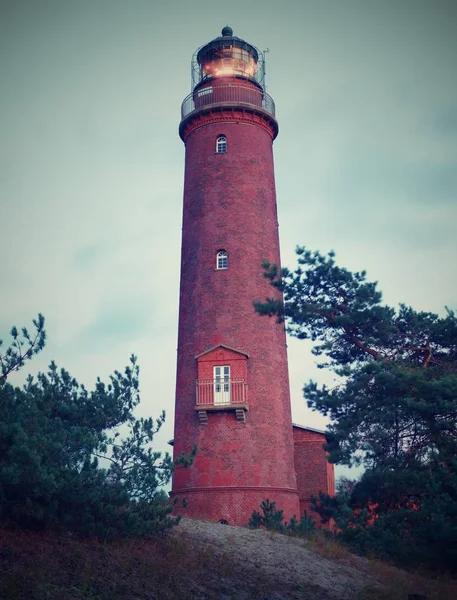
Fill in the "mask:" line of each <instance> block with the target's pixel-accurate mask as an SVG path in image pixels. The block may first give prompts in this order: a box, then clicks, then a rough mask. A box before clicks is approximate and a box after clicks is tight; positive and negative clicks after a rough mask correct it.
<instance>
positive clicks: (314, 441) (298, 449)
mask: <svg viewBox="0 0 457 600" xmlns="http://www.w3.org/2000/svg"><path fill="white" fill-rule="evenodd" d="M293 437H294V456H295V471H296V474H297V487H298V493H299V497H300V515H301V516H303V514H304V512H305V511H306V514H307V515H308V516H311V517H313V518H316V519H318V516H317V515H316V513H314V512H313V511H312V510H311V505H310V500H309V499H310V497H311V496H317V495H318V494H319V492H324V493H326V494H329V495H334V494H335V477H334V466H333V464H330V463H329V462H328V461H327V453H326V452H325V450H324V449H323V444H324V443H325V434H324V433H320V432H317V431H312V430H309V429H306V428H304V427H297V426H295V425H294V427H293Z"/></svg>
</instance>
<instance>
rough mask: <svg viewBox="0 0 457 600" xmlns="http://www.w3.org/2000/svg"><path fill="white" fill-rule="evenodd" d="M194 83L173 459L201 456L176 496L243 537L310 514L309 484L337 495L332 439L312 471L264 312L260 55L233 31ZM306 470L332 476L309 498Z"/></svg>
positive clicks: (275, 256)
mask: <svg viewBox="0 0 457 600" xmlns="http://www.w3.org/2000/svg"><path fill="white" fill-rule="evenodd" d="M192 69H193V70H192V72H193V86H192V92H191V94H190V95H189V96H188V97H187V98H186V99H185V100H184V102H183V105H182V120H181V124H180V128H179V132H180V136H181V138H182V140H183V141H184V143H185V147H186V160H185V180H184V203H183V231H182V253H181V283H180V308H179V334H178V359H177V382H176V410H175V436H174V453H175V456H179V455H180V454H181V453H182V452H185V453H188V452H189V451H190V450H191V449H192V447H193V446H197V448H198V452H197V455H196V458H195V461H194V464H193V465H192V466H191V467H190V468H187V469H186V468H184V467H178V468H177V469H176V470H175V473H174V475H173V486H172V493H171V495H172V496H173V497H174V498H175V499H176V500H177V501H178V503H177V505H176V511H177V512H178V513H180V514H183V515H187V516H189V517H195V518H203V519H209V520H212V521H221V520H223V521H227V522H228V523H230V524H237V525H244V524H246V523H247V522H248V520H249V517H250V516H251V514H252V512H253V510H254V509H258V507H259V505H260V503H261V501H262V500H265V499H266V498H269V499H270V500H271V501H275V502H276V503H277V505H278V507H280V508H282V509H283V510H284V513H285V516H286V518H290V517H291V516H292V515H298V514H299V513H300V502H302V504H303V506H305V504H306V500H305V498H308V496H307V494H308V493H309V491H310V489H311V484H310V483H309V482H311V481H313V482H315V483H316V485H319V486H320V485H321V484H323V483H324V480H325V481H327V487H326V488H319V489H323V490H324V491H329V490H330V491H331V487H328V481H329V480H328V478H327V473H328V469H329V467H327V465H326V461H325V453H324V451H323V449H322V443H323V441H324V440H323V439H322V434H320V435H321V444H320V450H319V449H317V448H316V445H315V444H314V442H313V443H311V442H310V443H309V444H308V446H307V447H309V449H310V459H309V462H308V463H306V457H305V456H304V455H303V452H302V450H303V448H304V447H305V446H304V445H303V444H304V441H303V440H304V437H303V436H305V437H306V434H302V433H300V431H301V430H300V431H299V430H297V433H293V431H295V430H293V429H292V420H291V409H290V397H289V380H288V369H287V351H286V338H285V331H284V327H283V325H281V324H278V323H277V322H276V321H275V320H274V319H268V318H266V317H260V316H258V315H257V314H256V313H255V311H254V308H253V301H254V300H264V299H265V298H266V297H275V296H276V297H277V298H279V292H277V290H274V289H273V288H272V287H271V286H270V285H269V281H268V280H267V279H265V277H264V276H263V270H262V262H263V261H265V260H268V261H269V262H270V263H272V264H277V265H279V264H280V256H279V237H278V220H277V211H276V193H275V182H274V166H273V150H272V145H273V140H274V139H275V137H276V135H277V133H278V124H277V121H276V118H275V107H274V102H273V100H272V98H271V97H270V96H269V95H268V94H267V93H266V92H265V86H264V69H263V56H262V53H261V52H260V51H258V50H257V49H256V48H255V47H254V46H252V45H251V44H248V43H247V42H245V41H244V40H241V39H240V38H238V37H236V36H234V35H233V32H232V30H231V29H230V28H229V27H224V29H223V30H222V35H221V36H220V37H218V38H216V39H215V40H212V41H211V42H209V43H208V44H206V45H205V46H202V48H200V49H199V50H198V51H197V52H196V54H195V55H194V57H193V61H192ZM298 429H300V428H298ZM303 431H309V432H310V430H306V429H303ZM316 435H317V434H316ZM295 439H296V440H297V443H298V446H297V448H296V449H295V455H294V441H295ZM319 452H320V457H321V459H320V460H318V455H319ZM305 463H306V466H303V465H305ZM297 464H299V469H302V470H303V472H305V471H307V472H311V471H312V470H313V469H315V470H319V469H322V470H323V473H325V475H324V476H321V475H319V476H318V475H316V474H315V473H314V474H313V475H312V476H310V478H309V482H308V483H307V484H306V485H304V484H303V477H302V472H301V471H297V475H298V480H299V482H300V484H299V486H298V488H297V475H296V472H295V471H296V466H297ZM312 465H314V466H312ZM326 478H327V479H326ZM314 491H315V493H317V491H318V489H315V490H314ZM183 500H185V505H186V506H185V507H183V502H182V501H183ZM306 506H307V505H306Z"/></svg>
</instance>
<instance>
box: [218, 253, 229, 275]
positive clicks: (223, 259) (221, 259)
mask: <svg viewBox="0 0 457 600" xmlns="http://www.w3.org/2000/svg"><path fill="white" fill-rule="evenodd" d="M216 269H218V270H220V269H228V253H227V251H226V250H219V252H218V253H217V255H216Z"/></svg>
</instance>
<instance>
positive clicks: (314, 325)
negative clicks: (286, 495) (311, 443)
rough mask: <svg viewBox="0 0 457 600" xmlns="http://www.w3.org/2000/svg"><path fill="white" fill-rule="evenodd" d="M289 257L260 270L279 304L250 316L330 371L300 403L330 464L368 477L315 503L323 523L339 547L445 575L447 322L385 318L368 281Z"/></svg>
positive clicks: (450, 446) (455, 442)
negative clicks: (318, 429) (270, 322)
mask: <svg viewBox="0 0 457 600" xmlns="http://www.w3.org/2000/svg"><path fill="white" fill-rule="evenodd" d="M297 254H298V266H297V268H296V270H295V271H293V272H291V271H289V270H287V269H284V270H283V271H282V272H281V273H279V271H278V269H277V267H276V266H274V265H270V264H268V263H266V264H265V265H264V266H265V276H266V277H267V278H268V279H270V280H271V283H272V285H273V286H274V287H276V288H278V289H279V290H281V291H282V292H283V293H284V302H280V301H278V300H277V299H271V298H270V299H267V301H266V302H264V303H256V309H257V311H258V312H259V313H260V314H264V315H270V316H276V317H277V319H278V320H280V321H282V320H285V321H286V324H287V330H288V332H289V334H291V335H293V336H295V337H297V338H299V339H309V340H310V341H311V342H312V343H313V350H312V352H313V354H315V355H316V356H318V357H320V358H321V360H322V362H321V363H320V365H319V366H320V367H321V368H328V369H331V370H333V371H334V373H335V374H336V376H337V378H338V380H337V381H338V383H337V385H335V386H334V387H332V388H329V387H327V386H326V385H323V386H319V385H318V384H316V383H315V382H313V381H310V382H308V383H307V384H306V385H305V387H304V395H305V398H306V399H307V401H308V406H309V407H310V408H312V409H313V410H316V411H319V412H320V413H322V414H323V415H325V416H328V417H330V418H331V419H332V423H331V425H330V426H329V428H328V433H327V446H326V449H327V450H328V452H329V459H330V461H331V462H335V463H340V464H346V465H349V466H351V465H357V464H363V465H364V466H365V468H366V469H367V470H366V472H365V474H364V475H363V477H362V479H361V481H360V482H358V483H357V484H355V485H354V487H353V489H352V490H351V492H350V494H349V498H347V499H346V500H347V501H346V502H340V499H338V498H337V499H336V500H334V501H332V500H331V499H329V500H328V501H324V500H323V499H322V498H321V499H320V500H319V501H318V502H317V506H318V507H319V508H320V512H321V515H322V516H324V517H325V518H329V516H333V518H335V519H336V521H337V524H338V527H340V529H341V530H342V531H344V532H345V534H346V535H347V536H348V538H351V540H358V542H357V543H359V544H360V545H361V546H363V544H368V545H369V549H370V550H372V551H376V552H378V553H381V554H386V555H389V556H394V557H396V558H398V559H399V560H402V561H403V562H404V561H406V560H408V561H409V562H411V561H412V562H415V563H416V564H417V563H418V562H427V563H428V564H434V565H435V566H436V565H437V564H438V563H440V564H441V565H443V564H444V565H445V566H446V567H447V568H451V565H453V564H457V560H456V559H457V528H456V522H457V521H456V510H457V509H456V507H457V463H456V456H457V319H456V316H455V314H454V313H453V312H452V311H450V310H447V314H446V315H445V316H444V317H440V316H438V315H436V314H433V313H428V312H417V311H415V310H414V309H412V308H411V307H408V306H405V305H400V306H399V308H398V309H394V308H392V307H390V306H387V305H384V304H382V295H381V292H380V291H379V290H378V289H377V284H376V283H375V282H368V281H367V280H366V273H365V272H360V273H352V272H350V271H348V270H347V269H344V268H341V267H338V266H337V265H336V262H335V255H334V253H333V252H330V253H329V254H328V255H327V256H323V255H321V254H320V253H319V252H312V251H310V250H307V249H305V248H298V249H297ZM361 532H363V535H361ZM394 540H396V543H394ZM399 540H401V541H400V542H399ZM364 549H365V550H367V549H368V548H366V547H365V548H364ZM433 556H435V558H433Z"/></svg>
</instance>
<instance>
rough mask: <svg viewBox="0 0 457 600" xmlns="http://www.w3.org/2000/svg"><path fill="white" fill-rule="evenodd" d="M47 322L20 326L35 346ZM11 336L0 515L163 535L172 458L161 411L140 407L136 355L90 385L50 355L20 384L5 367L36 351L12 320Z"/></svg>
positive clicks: (1, 430) (6, 519)
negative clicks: (159, 437) (158, 437)
mask: <svg viewBox="0 0 457 600" xmlns="http://www.w3.org/2000/svg"><path fill="white" fill-rule="evenodd" d="M43 326H44V320H43V319H39V320H38V321H37V322H36V323H35V327H36V335H35V337H34V338H31V337H29V336H28V334H26V333H24V337H25V339H26V340H29V341H30V347H31V348H32V351H31V352H32V353H34V352H36V351H37V349H39V346H41V347H42V346H43V344H44V328H43ZM23 331H24V330H23ZM12 335H13V350H12V351H9V350H7V352H6V354H5V355H4V357H3V361H2V366H4V370H3V375H4V378H3V381H2V382H1V383H0V414H1V421H0V520H1V521H2V523H3V524H6V525H9V526H19V527H25V528H32V529H45V528H53V529H61V530H65V531H72V532H75V533H77V534H80V535H84V536H94V535H95V536H98V537H100V538H103V539H106V538H111V537H115V536H125V535H128V536H131V535H148V534H151V533H155V534H157V533H160V532H163V531H165V530H167V529H168V528H169V527H171V526H172V525H173V524H175V523H176V522H177V520H176V519H174V518H173V517H171V516H170V511H171V506H170V504H169V503H166V502H164V498H163V492H162V491H161V489H160V488H161V486H162V485H164V484H166V483H168V481H169V480H170V476H171V473H172V470H173V466H174V465H173V462H172V460H171V458H170V456H169V455H168V454H167V453H166V454H165V455H162V454H161V453H160V452H156V451H154V450H153V447H152V442H153V438H154V435H155V434H156V433H157V432H158V431H159V429H160V427H161V426H162V424H163V422H164V419H165V414H164V413H162V415H161V416H160V417H159V418H158V419H156V420H155V421H154V420H153V419H151V418H140V419H138V418H136V417H135V416H134V409H135V407H136V406H137V405H138V403H139V401H140V397H139V380H138V377H139V367H138V365H137V362H136V358H135V357H134V356H132V357H131V360H130V365H129V366H128V367H126V368H125V370H124V372H122V373H121V372H119V371H115V373H114V374H113V375H112V376H111V378H110V382H109V383H108V384H105V383H103V382H102V381H101V380H100V379H97V382H96V384H95V388H94V390H93V391H88V390H87V389H86V388H85V387H84V386H83V385H81V384H79V383H78V382H77V381H76V380H75V379H74V378H72V377H71V375H70V374H69V373H68V372H67V371H65V370H64V369H61V370H59V369H58V368H57V366H56V364H55V363H54V362H51V364H50V366H49V371H48V372H47V373H46V374H44V373H39V374H38V376H37V377H36V378H35V379H34V378H33V377H31V376H29V377H28V379H27V381H26V383H25V385H24V386H23V387H22V388H19V387H14V386H12V385H10V384H9V383H8V382H7V381H6V375H8V373H10V372H11V371H12V370H15V369H17V368H18V367H19V365H20V364H21V363H22V362H23V361H24V359H26V358H29V357H30V356H31V354H30V353H24V352H23V351H22V346H21V345H20V344H18V336H17V331H16V329H15V328H13V331H12ZM34 340H38V342H34ZM121 427H122V429H123V432H124V436H123V437H122V436H121V435H120V428H121ZM125 431H127V433H125ZM191 460H192V456H190V457H184V456H183V457H181V458H180V459H179V460H178V461H177V462H180V463H184V464H188V463H189V462H190V461H191Z"/></svg>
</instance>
